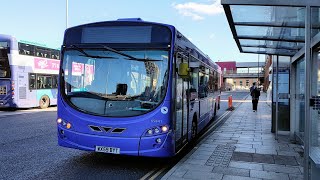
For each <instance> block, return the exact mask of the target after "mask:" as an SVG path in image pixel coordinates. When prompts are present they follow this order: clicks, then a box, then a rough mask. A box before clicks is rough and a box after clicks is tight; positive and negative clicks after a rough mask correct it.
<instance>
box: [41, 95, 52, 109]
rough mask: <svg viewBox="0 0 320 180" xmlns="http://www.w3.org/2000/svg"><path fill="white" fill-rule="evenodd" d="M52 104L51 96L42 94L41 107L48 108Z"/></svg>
mask: <svg viewBox="0 0 320 180" xmlns="http://www.w3.org/2000/svg"><path fill="white" fill-rule="evenodd" d="M49 105H50V98H49V96H47V95H43V96H41V98H40V100H39V107H40V108H41V109H46V108H48V107H49Z"/></svg>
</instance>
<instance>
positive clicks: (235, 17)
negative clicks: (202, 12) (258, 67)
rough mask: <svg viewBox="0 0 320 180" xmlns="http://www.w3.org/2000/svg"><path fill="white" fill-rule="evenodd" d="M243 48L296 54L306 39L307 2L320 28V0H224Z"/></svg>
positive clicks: (239, 45) (315, 25)
mask: <svg viewBox="0 0 320 180" xmlns="http://www.w3.org/2000/svg"><path fill="white" fill-rule="evenodd" d="M221 4H222V5H223V8H224V11H225V14H226V16H227V19H228V22H229V26H230V29H231V32H232V34H233V38H234V39H235V41H236V43H237V46H238V48H239V50H240V52H243V53H255V54H269V55H281V56H294V55H295V54H296V53H297V52H298V51H299V50H300V49H301V48H303V47H304V42H305V11H306V6H311V7H317V8H313V9H312V10H313V11H312V12H314V16H317V18H312V20H313V21H312V23H311V28H312V31H314V32H315V33H317V32H319V31H320V21H319V19H320V18H319V16H320V13H319V8H318V7H319V6H320V1H319V0H303V1H301V0H221Z"/></svg>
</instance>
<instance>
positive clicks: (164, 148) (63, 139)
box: [58, 127, 175, 157]
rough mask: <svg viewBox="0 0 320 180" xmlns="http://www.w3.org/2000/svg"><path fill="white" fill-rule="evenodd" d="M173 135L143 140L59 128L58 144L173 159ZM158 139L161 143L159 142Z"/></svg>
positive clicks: (167, 134)
mask: <svg viewBox="0 0 320 180" xmlns="http://www.w3.org/2000/svg"><path fill="white" fill-rule="evenodd" d="M62 132H63V133H62ZM172 134H173V133H172V132H171V131H170V132H168V133H166V134H161V135H158V136H149V137H141V138H137V137H136V138H130V137H110V136H99V135H92V134H84V133H79V132H74V131H72V130H67V129H64V128H61V127H58V144H59V145H60V146H63V147H68V148H74V149H80V150H86V151H96V146H103V147H112V148H120V154H121V155H130V156H148V157H171V156H174V154H175V153H174V143H173V139H172V137H173V136H172ZM157 139H160V141H161V142H160V143H159V142H157ZM158 141H159V140H158Z"/></svg>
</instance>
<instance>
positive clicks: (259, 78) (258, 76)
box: [258, 54, 260, 86]
mask: <svg viewBox="0 0 320 180" xmlns="http://www.w3.org/2000/svg"><path fill="white" fill-rule="evenodd" d="M259 58H260V56H259V54H258V86H260V74H259V73H260V72H259V71H260V66H259V61H260V59H259Z"/></svg>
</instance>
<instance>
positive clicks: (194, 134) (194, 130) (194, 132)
mask: <svg viewBox="0 0 320 180" xmlns="http://www.w3.org/2000/svg"><path fill="white" fill-rule="evenodd" d="M197 134H198V125H197V122H196V121H195V120H193V121H192V127H191V140H192V141H193V142H194V141H195V139H196V138H197Z"/></svg>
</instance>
